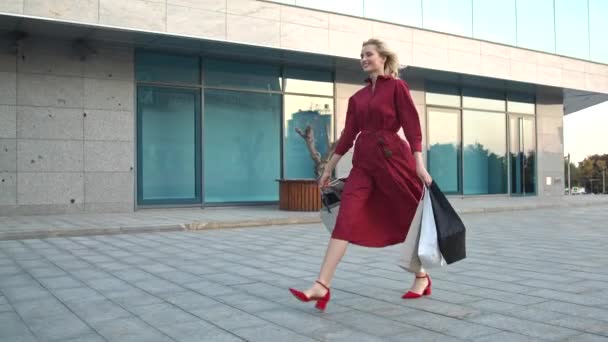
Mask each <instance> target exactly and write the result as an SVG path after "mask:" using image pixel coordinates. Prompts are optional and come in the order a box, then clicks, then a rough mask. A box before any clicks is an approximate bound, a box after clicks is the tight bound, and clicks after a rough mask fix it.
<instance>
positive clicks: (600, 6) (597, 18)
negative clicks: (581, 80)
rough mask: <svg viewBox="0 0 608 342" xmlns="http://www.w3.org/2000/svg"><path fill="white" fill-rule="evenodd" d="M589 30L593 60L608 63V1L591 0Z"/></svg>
mask: <svg viewBox="0 0 608 342" xmlns="http://www.w3.org/2000/svg"><path fill="white" fill-rule="evenodd" d="M589 32H590V34H591V36H590V37H589V39H591V60H593V61H596V62H600V63H605V64H608V44H606V33H607V32H608V1H606V0H589Z"/></svg>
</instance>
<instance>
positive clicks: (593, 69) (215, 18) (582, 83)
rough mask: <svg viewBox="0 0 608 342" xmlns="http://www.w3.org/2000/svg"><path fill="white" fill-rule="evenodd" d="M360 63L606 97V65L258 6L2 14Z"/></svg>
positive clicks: (91, 5)
mask: <svg viewBox="0 0 608 342" xmlns="http://www.w3.org/2000/svg"><path fill="white" fill-rule="evenodd" d="M2 11H4V12H10V13H14V14H17V15H19V14H24V15H29V16H38V17H44V18H53V19H58V20H66V21H75V22H82V23H86V24H93V25H104V26H111V27H120V28H128V29H134V30H146V31H154V32H163V33H169V34H175V35H184V36H191V37H198V38H206V39H214V40H219V41H230V42H236V43H243V44H254V45H260V46H267V47H276V48H282V49H291V50H300V51H309V52H314V53H320V54H325V55H334V56H343V57H350V58H357V55H358V51H359V49H360V45H361V42H362V41H363V40H365V39H367V38H368V37H377V38H381V39H384V40H386V41H387V42H388V43H389V44H390V45H391V46H392V48H393V49H394V50H396V51H397V53H398V54H399V56H400V58H401V62H402V64H405V65H412V66H417V67H425V68H431V69H440V70H447V71H456V72H461V73H466V74H473V75H482V76H488V77H495V78H501V79H512V80H517V81H522V82H530V83H538V84H543V85H550V86H556V87H566V88H572V89H580V90H588V91H594V92H600V93H608V65H605V64H599V63H593V62H587V61H582V60H576V59H572V58H566V57H560V56H557V55H553V54H547V53H542V52H535V51H530V50H524V49H521V48H515V47H510V46H505V45H500V44H495V43H489V42H483V41H479V40H475V39H470V38H462V37H457V36H452V35H448V34H442V33H435V32H431V31H426V30H421V29H416V28H409V27H404V26H399V25H393V24H387V23H381V22H377V21H373V20H368V19H361V18H353V17H348V16H344V15H339V14H332V13H327V12H321V11H314V10H308V9H303V8H297V7H293V6H288V5H281V4H276V3H268V2H263V1H255V0H154V1H152V0H150V1H147V0H86V1H77V0H54V1H51V0H43V1H41V0H12V1H8V2H4V3H3V4H1V5H0V12H2Z"/></svg>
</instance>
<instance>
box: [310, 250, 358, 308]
mask: <svg viewBox="0 0 608 342" xmlns="http://www.w3.org/2000/svg"><path fill="white" fill-rule="evenodd" d="M346 247H348V241H345V240H338V239H330V240H329V244H328V245H327V251H326V252H325V259H324V260H323V264H322V265H321V271H320V272H319V281H320V282H322V283H323V284H325V285H326V286H327V287H329V286H331V280H332V279H333V277H334V273H335V272H336V268H337V267H338V264H339V263H340V260H342V257H343V256H344V253H346ZM325 292H326V290H325V288H323V286H321V285H319V284H317V283H316V282H315V283H314V284H313V285H312V286H311V287H310V288H309V289H308V290H306V291H304V293H305V294H306V296H308V297H310V296H322V295H324V294H325Z"/></svg>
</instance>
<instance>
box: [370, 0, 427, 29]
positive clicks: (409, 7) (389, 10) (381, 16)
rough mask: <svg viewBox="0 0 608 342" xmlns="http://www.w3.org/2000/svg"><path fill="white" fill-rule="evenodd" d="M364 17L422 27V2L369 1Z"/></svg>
mask: <svg viewBox="0 0 608 342" xmlns="http://www.w3.org/2000/svg"><path fill="white" fill-rule="evenodd" d="M364 16H365V17H366V18H369V19H376V20H381V21H386V22H390V23H396V24H401V25H408V26H417V27H422V3H421V1H420V0H373V1H370V0H367V1H366V2H365V13H364Z"/></svg>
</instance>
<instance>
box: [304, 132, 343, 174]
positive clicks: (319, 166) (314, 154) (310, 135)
mask: <svg viewBox="0 0 608 342" xmlns="http://www.w3.org/2000/svg"><path fill="white" fill-rule="evenodd" d="M325 129H326V130H327V134H326V137H327V146H329V149H328V150H327V153H325V155H324V156H323V155H321V153H320V152H319V151H318V150H317V147H316V145H315V133H314V130H313V128H312V126H311V125H308V126H306V128H305V129H304V131H302V130H301V129H299V128H296V132H297V133H298V134H299V135H300V136H301V137H302V139H304V141H305V142H306V147H308V152H310V158H312V161H313V162H314V164H315V170H314V171H315V177H316V178H319V177H321V175H322V174H323V171H324V170H325V165H327V162H328V161H329V160H330V159H331V157H332V156H333V155H334V151H335V150H336V142H335V141H334V142H333V143H330V141H329V137H330V132H329V130H330V128H329V126H328V127H326V128H325Z"/></svg>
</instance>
